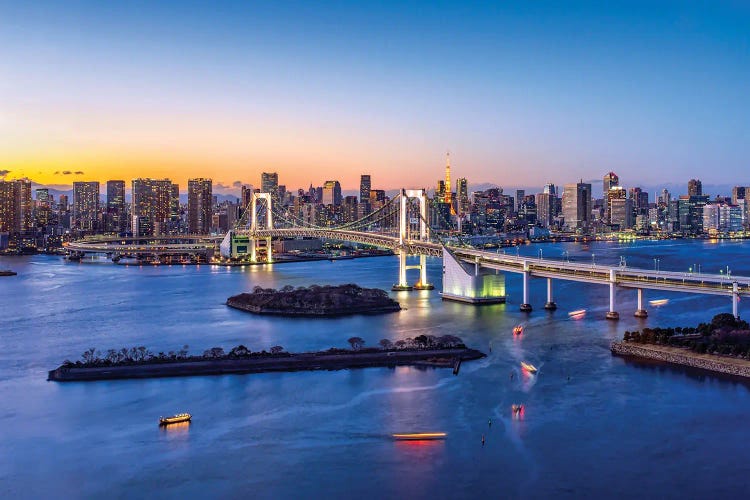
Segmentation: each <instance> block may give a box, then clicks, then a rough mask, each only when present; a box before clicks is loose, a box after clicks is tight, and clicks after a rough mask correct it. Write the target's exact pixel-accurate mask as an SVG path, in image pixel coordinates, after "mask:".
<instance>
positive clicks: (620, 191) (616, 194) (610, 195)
mask: <svg viewBox="0 0 750 500" xmlns="http://www.w3.org/2000/svg"><path fill="white" fill-rule="evenodd" d="M625 198H627V192H626V191H625V188H624V187H621V186H612V188H611V189H610V190H609V191H607V193H606V198H605V200H606V210H605V212H604V213H605V215H604V221H605V222H606V223H607V224H609V225H612V224H616V223H615V222H613V220H612V202H613V201H614V200H624V199H625ZM617 224H619V222H618V223H617Z"/></svg>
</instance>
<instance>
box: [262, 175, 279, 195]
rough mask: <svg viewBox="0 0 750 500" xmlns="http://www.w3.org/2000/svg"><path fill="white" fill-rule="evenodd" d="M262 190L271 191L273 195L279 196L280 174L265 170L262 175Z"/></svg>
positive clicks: (263, 191)
mask: <svg viewBox="0 0 750 500" xmlns="http://www.w3.org/2000/svg"><path fill="white" fill-rule="evenodd" d="M260 192H261V193H271V195H273V196H274V197H276V198H278V196H279V174H277V173H276V172H263V173H262V174H261V175H260Z"/></svg>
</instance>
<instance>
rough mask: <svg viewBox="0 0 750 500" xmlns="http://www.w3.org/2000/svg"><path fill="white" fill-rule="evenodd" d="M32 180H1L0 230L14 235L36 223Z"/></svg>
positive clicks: (25, 230)
mask: <svg viewBox="0 0 750 500" xmlns="http://www.w3.org/2000/svg"><path fill="white" fill-rule="evenodd" d="M32 207H33V204H32V201H31V181H28V180H25V179H23V180H16V181H3V180H0V232H8V233H11V234H13V235H16V234H20V233H25V232H27V231H30V230H31V228H32V227H33V224H34V218H33V213H32Z"/></svg>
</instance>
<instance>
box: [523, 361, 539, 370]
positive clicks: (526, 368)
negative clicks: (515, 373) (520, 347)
mask: <svg viewBox="0 0 750 500" xmlns="http://www.w3.org/2000/svg"><path fill="white" fill-rule="evenodd" d="M521 368H523V369H524V370H526V371H527V372H529V373H536V371H537V370H536V366H534V365H532V364H531V363H526V362H524V361H521Z"/></svg>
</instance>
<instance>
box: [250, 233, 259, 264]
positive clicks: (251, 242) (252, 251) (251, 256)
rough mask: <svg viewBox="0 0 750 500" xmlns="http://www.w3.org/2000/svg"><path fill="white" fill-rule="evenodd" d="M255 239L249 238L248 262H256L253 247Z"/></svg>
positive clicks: (255, 242) (255, 243)
mask: <svg viewBox="0 0 750 500" xmlns="http://www.w3.org/2000/svg"><path fill="white" fill-rule="evenodd" d="M257 243H258V242H257V240H256V239H255V238H250V262H258V258H257V256H256V254H255V245H257Z"/></svg>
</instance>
